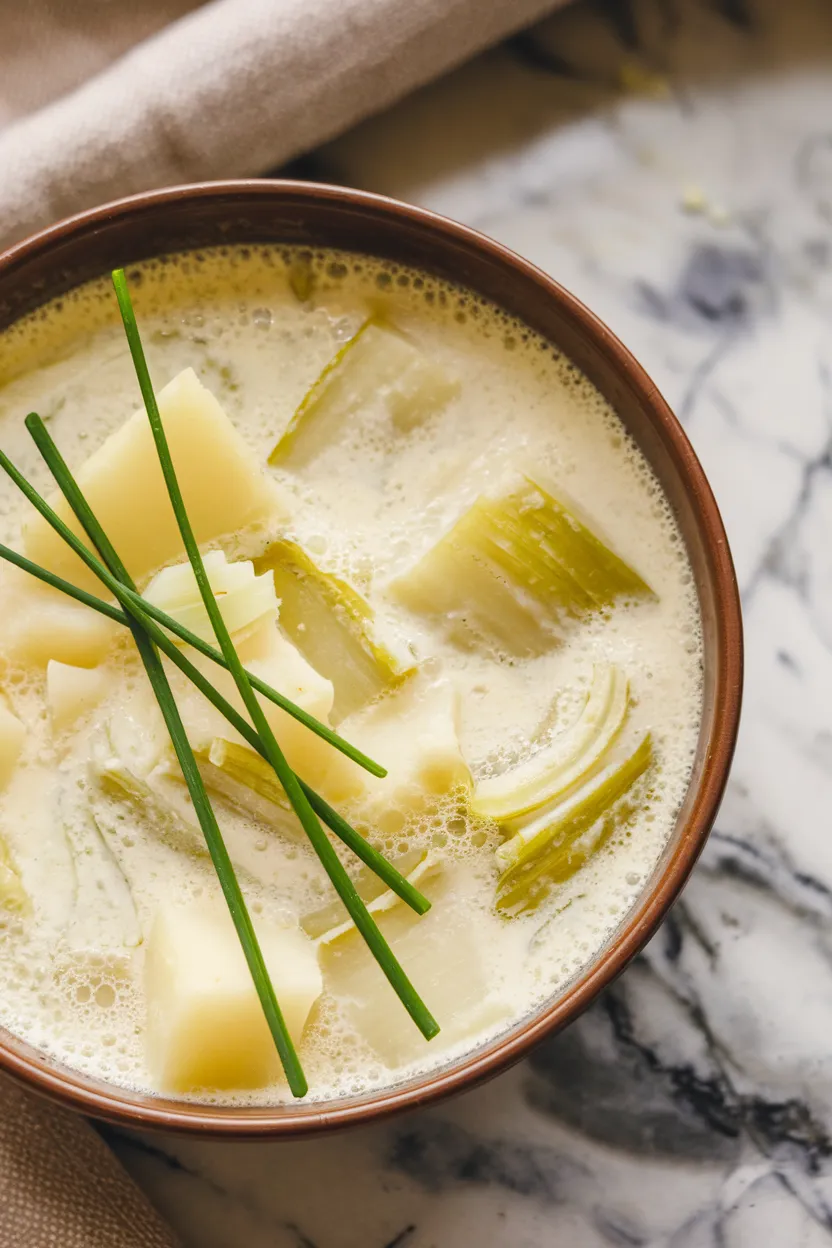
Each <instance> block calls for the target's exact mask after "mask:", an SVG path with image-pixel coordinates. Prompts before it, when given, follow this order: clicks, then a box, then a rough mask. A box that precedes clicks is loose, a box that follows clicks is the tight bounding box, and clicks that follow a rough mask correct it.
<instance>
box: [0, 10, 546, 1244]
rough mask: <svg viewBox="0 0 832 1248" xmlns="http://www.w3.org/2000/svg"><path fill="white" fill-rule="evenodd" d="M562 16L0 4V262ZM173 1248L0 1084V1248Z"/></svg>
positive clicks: (23, 1097)
mask: <svg viewBox="0 0 832 1248" xmlns="http://www.w3.org/2000/svg"><path fill="white" fill-rule="evenodd" d="M561 2H562V0H213V2H212V3H208V4H202V5H198V4H197V3H195V0H141V3H138V2H137V0H27V2H26V3H25V4H19V5H18V4H9V5H3V6H2V8H0V247H2V246H4V245H6V244H9V243H12V242H14V241H16V240H17V239H19V238H21V237H22V236H23V235H25V234H27V233H28V232H30V231H31V230H33V229H36V228H38V227H40V226H43V225H46V224H48V223H50V222H51V221H54V220H56V219H58V218H60V217H62V216H65V215H67V214H69V213H72V212H75V211H78V210H80V209H83V208H86V207H90V206H92V205H94V204H96V203H101V202H104V201H106V200H109V199H114V198H117V197H119V196H121V195H127V194H130V193H132V192H134V191H139V190H143V189H146V188H149V187H154V186H163V185H166V184H171V183H176V182H185V181H193V180H198V179H206V178H219V177H235V176H243V175H257V174H261V173H264V172H266V171H268V170H269V169H272V168H274V167H275V166H276V165H278V164H279V163H280V162H282V161H284V160H286V159H288V158H289V157H291V156H293V155H294V154H296V153H298V152H300V151H302V150H304V149H306V148H309V147H310V146H313V145H315V144H317V143H320V142H321V141H323V140H324V139H328V138H331V137H332V136H333V135H335V134H336V133H337V132H339V131H341V130H344V129H346V128H347V127H348V126H349V125H351V124H352V123H353V122H355V121H357V120H359V119H360V118H362V117H365V116H367V115H368V114H370V113H372V112H374V111H377V110H378V109H380V108H383V107H384V106H386V105H388V104H390V103H391V102H392V101H394V100H396V99H397V98H399V97H400V96H402V95H404V94H405V93H406V92H407V91H409V90H411V89H413V88H414V87H416V86H419V85H421V84H422V83H424V82H427V81H428V80H429V79H431V78H433V77H435V76H437V75H438V74H440V73H441V72H442V71H444V70H446V69H448V68H449V67H450V66H452V65H455V64H457V63H459V62H461V61H462V60H464V59H465V58H466V57H468V56H470V55H472V54H473V53H475V52H477V51H478V50H480V49H481V48H484V47H486V46H487V45H488V44H491V43H494V42H496V41H498V40H499V39H501V38H502V37H504V36H505V35H507V34H509V33H510V32H511V31H513V30H516V29H518V28H520V27H521V26H523V25H526V24H527V23H529V22H531V21H533V20H534V19H535V18H537V17H540V16H542V15H543V14H544V13H546V12H547V11H549V10H551V9H553V8H555V7H557V5H558V3H561ZM140 41H141V42H140ZM495 90H499V84H495ZM173 1243H174V1241H173V1239H172V1238H171V1237H170V1235H169V1234H168V1232H167V1231H166V1229H165V1228H164V1226H163V1225H162V1224H161V1223H160V1221H159V1219H158V1218H157V1216H156V1215H155V1214H154V1212H153V1210H152V1209H151V1208H150V1206H149V1205H148V1204H147V1203H146V1202H145V1201H144V1199H143V1198H142V1196H141V1195H140V1194H139V1192H138V1190H137V1189H136V1188H135V1187H134V1186H133V1184H132V1183H131V1182H130V1180H129V1179H128V1178H127V1175H126V1174H125V1173H124V1172H123V1171H122V1169H121V1167H120V1166H119V1164H118V1162H117V1161H116V1160H115V1159H114V1157H113V1156H112V1155H111V1153H110V1152H109V1150H108V1149H107V1147H106V1146H105V1145H104V1143H103V1142H102V1141H101V1139H100V1138H99V1137H98V1135H97V1134H96V1133H95V1132H94V1131H93V1130H92V1128H91V1127H90V1126H89V1125H88V1124H87V1123H85V1122H84V1121H83V1120H82V1119H81V1118H79V1117H76V1116H75V1115H72V1114H70V1113H68V1112H65V1111H62V1110H59V1109H57V1108H56V1107H54V1106H52V1105H50V1104H49V1103H47V1102H45V1101H41V1100H39V1099H36V1098H35V1097H33V1096H30V1095H29V1094H27V1093H23V1092H21V1091H20V1090H19V1089H18V1088H17V1087H16V1086H15V1085H13V1084H11V1083H8V1082H7V1081H5V1080H0V1248H12V1246H14V1248H17V1245H20V1246H21V1248H23V1245H25V1248H58V1246H60V1248H172V1245H173Z"/></svg>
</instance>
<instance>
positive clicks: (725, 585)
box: [0, 181, 742, 1139]
mask: <svg viewBox="0 0 832 1248" xmlns="http://www.w3.org/2000/svg"><path fill="white" fill-rule="evenodd" d="M247 242H252V243H254V242H261V243H262V242H269V243H294V244H302V245H308V246H312V247H333V248H343V249H346V250H349V251H359V252H365V253H370V254H372V255H374V256H379V257H384V258H388V259H391V260H395V261H399V262H401V263H403V264H407V265H412V266H414V267H417V268H421V269H424V270H427V271H429V272H431V273H435V274H437V275H438V276H440V277H443V278H446V279H450V280H452V281H455V282H459V283H461V284H462V285H464V286H467V287H469V288H471V289H472V290H474V291H477V292H478V293H479V294H481V295H484V296H485V297H486V298H487V299H490V300H492V301H494V302H495V303H497V304H499V305H500V306H502V307H503V308H504V309H505V310H506V311H507V312H509V313H511V314H512V315H513V316H517V317H520V318H522V319H523V320H524V321H525V322H526V323H527V324H528V325H529V326H531V328H532V329H534V330H536V331H537V332H538V333H540V334H542V335H543V336H544V337H545V338H547V339H548V340H549V341H551V342H552V343H553V344H554V345H556V346H557V347H558V348H560V350H562V351H563V352H564V353H565V354H566V355H568V356H569V357H570V358H571V359H572V360H573V361H574V363H575V364H577V365H578V367H579V368H581V369H582V370H583V372H584V373H585V374H586V375H587V377H589V379H590V380H591V381H592V382H593V383H594V385H595V386H597V388H598V389H599V390H600V391H601V393H602V394H604V395H605V396H606V398H607V399H608V400H609V401H610V403H611V404H612V406H613V407H614V408H615V410H616V412H617V413H618V415H619V416H620V418H621V420H622V421H623V422H624V424H625V425H626V427H627V428H628V429H629V431H630V433H631V434H632V436H633V437H634V439H635V441H636V442H637V443H638V445H639V446H640V448H641V450H642V451H643V453H644V455H645V456H646V458H647V459H648V460H649V462H650V464H651V465H652V467H653V470H654V471H655V473H656V476H657V477H658V479H659V481H660V482H661V485H662V487H663V489H664V491H665V494H666V495H667V497H668V499H669V501H670V503H671V505H672V507H673V510H674V512H675V514H676V517H677V520H678V523H679V526H680V528H681V531H682V534H683V536H684V540H685V543H686V545H687V551H688V555H689V557H690V561H691V564H692V567H693V572H694V576H695V578H696V587H697V591H698V596H699V603H700V608H701V613H702V622H703V629H704V664H705V673H704V706H703V715H702V725H701V731H700V734H699V744H698V749H697V755H696V760H695V764H694V767H693V772H692V775H691V780H690V785H689V788H688V792H687V796H686V798H685V801H684V803H683V806H682V808H681V810H680V812H679V815H678V819H677V823H676V827H675V831H674V833H673V835H672V837H671V839H670V842H669V844H668V846H667V848H666V850H665V852H664V854H663V856H662V858H661V860H660V862H659V864H658V865H657V867H656V869H655V871H654V873H653V875H652V877H651V879H650V881H649V883H648V884H647V885H646V886H645V888H644V890H643V892H642V894H641V896H640V898H639V900H638V902H637V904H636V905H635V906H634V907H633V909H632V911H631V912H630V914H629V915H628V917H627V918H626V920H625V921H624V922H623V923H622V924H621V926H620V927H619V928H618V930H617V931H616V932H615V933H614V934H613V936H612V937H611V938H610V940H609V941H608V942H607V944H606V945H605V946H604V948H602V949H601V950H600V951H599V953H598V954H597V955H596V956H595V958H593V959H592V961H591V963H590V964H589V965H588V966H587V967H586V968H585V969H584V971H583V972H582V973H581V974H580V975H579V976H578V977H577V978H576V979H575V980H574V981H573V982H572V983H571V984H570V985H569V986H568V987H567V988H565V989H564V990H562V991H561V992H559V993H558V994H557V995H556V996H554V997H553V998H552V999H551V1000H550V1001H549V1002H548V1003H546V1004H545V1005H543V1006H542V1007H541V1008H540V1009H538V1010H537V1011H536V1012H535V1013H534V1014H533V1015H531V1016H530V1017H528V1018H526V1019H524V1020H522V1021H521V1022H519V1023H518V1024H517V1025H516V1026H514V1027H513V1028H512V1029H511V1030H509V1031H508V1032H506V1034H505V1035H503V1036H501V1037H500V1038H499V1039H498V1040H495V1041H493V1042H492V1043H489V1044H487V1045H486V1046H484V1047H481V1048H478V1049H476V1050H474V1051H473V1052H472V1053H470V1054H469V1055H468V1056H466V1057H464V1058H462V1059H459V1060H455V1061H453V1062H452V1063H450V1064H449V1065H447V1066H446V1067H443V1068H440V1069H438V1070H435V1071H433V1072H431V1073H430V1074H428V1075H426V1076H421V1077H418V1078H416V1079H413V1080H411V1081H409V1082H406V1083H403V1084H400V1085H398V1086H395V1087H392V1088H389V1089H387V1090H385V1091H382V1092H375V1093H373V1094H370V1095H365V1096H360V1097H356V1098H354V1099H341V1100H338V1101H334V1102H331V1103H322V1102H318V1103H312V1104H304V1103H303V1102H301V1103H299V1104H292V1105H286V1106H279V1107H274V1108H260V1107H257V1108H243V1109H241V1108H236V1107H229V1108H222V1107H217V1106H213V1105H200V1104H195V1103H192V1102H182V1101H176V1100H171V1099H168V1098H165V1097H154V1096H147V1095H142V1094H138V1093H133V1092H130V1091H126V1090H124V1089H121V1088H118V1087H114V1086H112V1085H110V1084H106V1083H102V1082H100V1081H96V1080H95V1079H91V1078H88V1077H87V1076H85V1075H82V1074H79V1073H77V1072H75V1071H72V1070H70V1069H68V1068H66V1067H64V1066H62V1065H60V1064H59V1063H57V1062H55V1061H52V1060H51V1059H49V1058H48V1057H45V1056H44V1055H43V1054H41V1053H39V1052H37V1051H36V1050H34V1049H33V1048H31V1047H30V1046H29V1045H27V1044H24V1043H23V1042H22V1041H20V1040H18V1039H17V1038H16V1037H14V1036H13V1035H11V1034H10V1033H8V1032H6V1031H3V1030H2V1029H0V1069H2V1070H4V1071H5V1072H7V1073H8V1074H9V1075H12V1076H13V1077H15V1078H17V1079H19V1080H20V1081H22V1082H23V1083H25V1084H27V1085H28V1086H29V1087H30V1088H32V1089H34V1090H36V1091H38V1092H41V1093H43V1094H45V1095H48V1096H51V1097H53V1098H55V1099H56V1100H59V1101H61V1102H63V1103H64V1104H67V1105H70V1106H73V1107H74V1108H76V1109H79V1110H82V1111H84V1112H85V1113H88V1114H92V1115H94V1116H96V1117H99V1118H103V1119H108V1120H110V1121H113V1122H118V1123H121V1124H123V1125H127V1126H132V1127H159V1128H163V1129H166V1130H174V1131H189V1132H195V1133H200V1134H203V1135H215V1136H223V1137H227V1138H240V1139H243V1138H251V1137H258V1136H274V1137H277V1136H289V1135H298V1134H303V1133H310V1132H315V1131H321V1130H327V1129H330V1128H333V1127H338V1126H343V1125H346V1124H349V1123H360V1122H368V1121H370V1120H372V1119H375V1118H378V1117H380V1116H381V1115H384V1114H389V1113H393V1112H396V1111H399V1110H404V1109H407V1108H411V1107H413V1106H417V1105H424V1104H426V1103H428V1102H430V1101H434V1100H436V1099H437V1098H439V1097H442V1096H447V1095H449V1094H450V1093H453V1092H458V1091H461V1090H462V1089H465V1088H470V1087H472V1086H473V1085H474V1084H476V1083H478V1082H479V1081H480V1080H482V1079H485V1078H487V1077H488V1076H490V1075H494V1074H496V1073H497V1072H498V1071H500V1070H503V1069H504V1068H505V1067H506V1066H508V1065H510V1064H511V1063H512V1062H515V1061H517V1060H518V1059H519V1058H521V1057H522V1056H523V1055H524V1054H525V1053H527V1052H528V1050H529V1049H530V1048H531V1047H532V1045H534V1044H535V1043H536V1042H537V1041H538V1040H540V1039H542V1038H543V1037H544V1036H546V1035H549V1034H551V1033H552V1032H554V1031H557V1030H559V1029H560V1028H561V1027H565V1026H566V1025H567V1024H568V1023H570V1022H571V1021H572V1020H573V1019H575V1018H576V1017H577V1016H578V1014H580V1013H581V1011H582V1010H584V1009H586V1007H587V1006H588V1005H589V1003H590V1002H591V1001H592V1000H593V998H594V997H595V996H596V994H597V993H598V992H600V991H601V989H602V988H604V987H606V985H608V984H609V983H610V982H611V981H612V980H613V979H614V978H615V976H616V975H618V974H619V973H620V972H621V971H622V970H623V968H624V967H625V966H626V965H627V963H628V962H629V961H630V959H631V958H632V957H633V956H634V955H635V954H636V953H637V952H638V951H639V949H641V947H642V946H643V945H644V943H645V942H646V941H647V940H648V938H649V937H650V936H651V935H652V934H653V932H654V931H655V930H656V927H657V926H658V924H659V923H660V922H661V920H662V919H663V917H664V916H665V915H666V914H667V911H668V909H669V908H670V906H671V905H672V903H673V901H674V899H675V898H676V897H677V895H678V893H679V891H680V889H681V888H682V886H683V884H684V883H685V881H686V879H687V878H688V875H689V873H690V871H691V868H692V867H693V865H694V863H695V862H696V859H697V857H698V855H699V853H700V851H701V849H702V847H703V845H704V843H705V840H706V838H707V836H708V833H709V831H710V829H711V826H712V824H713V821H714V818H715V816H716V813H717V809H718V807H719V802H720V799H721V797H722V792H723V789H724V787H725V783H726V780H727V777H728V771H729V767H730V764H731V757H732V754H733V751H734V743H735V739H736V734H737V727H738V722H739V713H740V701H741V691H742V625H741V617H740V606H739V597H738V593H737V585H736V580H735V577H734V569H733V565H732V562H731V555H730V552H729V550H728V544H727V541H726V537H725V531H724V529H723V526H722V520H721V518H720V515H719V511H718V509H717V506H716V503H715V501H714V498H713V495H712V493H711V489H710V486H709V485H708V482H707V480H706V478H705V475H704V473H703V471H702V468H701V466H700V464H699V461H698V460H697V458H696V456H695V455H694V453H693V450H692V449H691V446H690V444H689V442H688V440H687V438H686V436H685V434H684V432H683V431H682V428H681V426H680V425H679V423H678V421H677V420H676V418H675V416H674V415H673V413H672V412H671V411H670V408H669V407H668V406H667V404H666V403H665V401H664V399H663V398H662V396H661V395H660V394H659V392H658V390H657V389H656V387H655V385H654V384H653V382H652V381H651V380H650V378H649V377H648V376H647V374H646V373H645V372H644V370H643V369H642V368H641V366H640V365H639V364H638V363H637V361H636V360H635V359H634V358H633V357H632V355H631V354H630V353H629V351H627V349H626V348H625V347H624V346H623V345H622V343H621V342H619V340H618V339H617V338H616V337H615V335H614V334H613V333H611V331H610V330H609V329H608V328H607V327H606V325H604V324H603V323H602V322H601V321H599V320H598V318H597V317H596V316H595V315H594V314H593V313H592V312H590V311H589V309H588V308H586V307H584V305H583V304H582V303H580V302H579V300H578V299H576V298H575V296H574V295H571V294H570V293H569V291H567V290H564V289H563V287H562V286H559V285H558V284H557V282H555V281H553V280H552V278H550V277H548V276H547V275H546V274H545V273H543V272H541V271H540V269H537V268H535V266H534V265H532V264H529V263H528V262H527V261H525V260H523V259H521V258H520V257H519V256H517V255H515V254H514V253H513V252H511V251H509V250H508V249H507V248H506V247H502V246H500V244H499V243H496V242H494V241H493V240H492V239H490V238H486V237H485V236H484V235H482V234H479V233H477V232H476V231H474V230H471V229H468V228H467V227H465V226H463V225H458V224H456V223H455V222H453V221H449V220H447V219H445V218H443V217H440V216H437V215H436V214H435V213H432V212H428V211H426V210H424V209H421V208H414V207H410V206H409V205H406V204H401V203H397V202H395V201H394V200H391V199H385V198H383V197H381V196H378V195H369V194H365V193H363V192H359V191H353V190H347V189H344V188H342V187H333V186H319V185H315V184H308V183H302V182H280V181H241V182H218V183H208V184H203V185H197V186H187V187H175V188H172V189H169V190H163V191H154V192H150V193H148V194H145V195H138V196H134V197H132V198H130V199H125V200H121V201H119V202H118V203H114V204H108V205H106V206H104V207H102V208H97V209H95V210H93V211H91V212H87V213H83V214H81V215H79V216H76V217H72V218H70V219H69V220H67V221H63V222H61V223H59V224H58V225H55V226H53V227H51V228H50V229H48V230H44V231H42V232H41V233H39V234H36V235H35V236H33V237H32V238H30V239H27V240H25V241H24V242H22V243H20V244H19V245H18V246H16V247H13V248H12V249H10V250H9V251H6V252H4V253H3V254H2V255H0V330H2V329H3V328H5V327H6V326H8V325H9V324H10V323H11V322H13V321H14V320H16V319H17V318H18V317H20V316H22V315H24V314H25V313H27V312H30V311H31V310H32V309H34V308H36V307H38V306H39V305H40V304H42V303H44V302H46V301H47V299H52V298H54V297H55V296H57V295H59V294H61V293H63V292H65V291H67V290H69V289H71V288H72V287H73V286H76V285H78V284H80V283H81V282H85V281H87V280H89V279H90V278H94V277H98V276H100V275H101V274H103V273H107V272H108V271H109V270H110V269H112V268H116V267H119V266H123V265H128V264H130V263H131V262H134V261H138V260H142V259H147V258H149V257H153V256H158V255H161V254H163V253H167V252H174V251H182V250H187V249H192V248H199V247H208V246H215V245H221V244H223V243H234V244H244V243H247Z"/></svg>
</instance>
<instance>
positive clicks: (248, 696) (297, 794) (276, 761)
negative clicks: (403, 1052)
mask: <svg viewBox="0 0 832 1248" xmlns="http://www.w3.org/2000/svg"><path fill="white" fill-rule="evenodd" d="M113 286H114V288H115V292H116V298H117V299H118V305H119V310H120V312H121V319H122V321H123V323H124V330H125V333H126V335H127V342H128V345H129V347H130V354H131V356H132V357H133V366H134V368H135V370H136V377H137V380H138V383H139V389H140V391H141V394H142V399H143V401H144V405H145V409H146V411H147V416H148V420H149V422H150V428H151V431H152V433H153V439H154V441H155V443H156V450H157V453H158V456H159V463H160V466H161V469H162V474H163V476H164V479H165V484H166V485H167V489H168V496H169V498H170V501H171V506H172V507H173V511H174V514H175V516H176V521H177V524H178V527H179V532H180V534H181V536H182V541H183V544H184V546H185V550H186V552H187V555H188V559H189V561H190V564H191V567H192V568H193V572H194V577H195V579H196V583H197V586H198V587H199V591H200V595H201V597H202V601H203V603H204V605H205V610H206V612H207V613H208V618H209V620H210V621H211V626H212V628H213V630H214V634H215V636H216V638H217V641H218V642H219V646H220V650H221V651H222V654H223V657H224V659H225V660H226V662H227V664H228V670H229V671H230V672H231V675H232V676H233V678H234V683H235V684H236V686H237V689H238V690H239V693H240V696H241V698H242V700H243V704H244V706H245V708H246V710H247V711H248V713H249V715H250V716H251V720H252V723H253V725H254V727H255V729H256V731H257V734H258V736H259V738H260V741H261V743H262V746H263V749H264V751H265V753H264V757H265V758H266V761H267V762H268V763H269V765H270V766H271V767H272V768H273V769H274V772H275V775H276V776H277V778H278V780H279V781H280V784H281V786H282V787H283V790H284V791H285V793H286V796H287V797H288V798H289V801H290V803H291V805H292V807H293V808H294V811H295V814H296V815H297V817H298V819H299V820H300V822H301V824H302V826H303V828H304V831H305V832H306V834H307V836H308V837H309V840H310V842H311V844H312V848H313V849H314V850H315V853H316V854H317V855H318V858H319V859H320V861H321V864H322V866H323V867H324V870H325V871H326V873H327V875H328V876H329V878H330V880H331V882H332V885H333V887H334V888H335V891H336V892H337V893H338V896H339V897H340V898H341V901H342V902H343V903H344V905H345V907H346V909H347V912H348V913H349V916H350V918H351V919H352V921H353V923H354V924H355V926H356V928H357V929H358V931H359V932H360V933H361V935H362V936H363V937H364V940H365V941H366V943H367V946H368V948H369V949H370V952H371V953H372V955H373V957H374V958H375V959H376V961H377V962H378V964H379V966H380V967H381V969H382V971H383V972H384V974H385V975H386V977H387V979H388V981H389V983H390V985H391V987H392V988H393V989H394V991H395V992H396V994H397V996H398V997H399V999H400V1000H401V1002H402V1004H403V1005H404V1007H405V1009H406V1010H407V1012H408V1014H409V1015H410V1017H411V1018H412V1019H413V1021H414V1023H415V1024H416V1026H417V1027H418V1028H419V1030H420V1031H421V1033H422V1035H423V1036H424V1037H425V1039H431V1038H432V1037H433V1036H435V1035H436V1034H437V1033H438V1031H439V1024H438V1023H437V1022H436V1019H435V1018H434V1017H433V1015H432V1014H431V1013H430V1011H429V1010H428V1008H427V1006H426V1005H425V1004H424V1002H423V1001H422V999H421V997H420V996H419V994H418V992H417V991H416V989H415V988H414V987H413V985H412V984H411V982H410V980H409V979H408V977H407V975H406V974H405V972H404V970H403V968H402V967H401V965H400V964H399V962H398V961H397V959H396V957H395V955H394V954H393V951H392V950H391V948H390V946H389V945H388V943H387V941H386V940H385V938H384V936H383V935H382V933H381V931H380V930H379V928H378V925H377V924H376V922H375V920H374V919H373V917H372V915H371V914H370V913H369V911H368V910H367V907H366V906H365V905H364V902H363V901H362V899H361V897H360V896H359V894H358V892H357V891H356V888H355V885H354V884H353V882H352V880H351V879H350V877H349V876H348V875H347V872H346V870H345V869H344V867H343V865H342V863H341V860H340V859H339V857H338V855H337V854H336V853H335V850H334V848H333V846H332V845H331V843H330V841H329V838H328V837H327V835H326V833H325V832H324V829H323V827H322V826H321V824H320V822H319V820H318V817H317V815H316V814H315V812H314V811H313V809H312V807H311V805H310V804H309V800H308V798H307V797H306V794H305V793H304V791H303V789H302V788H301V786H300V783H299V782H298V778H297V776H296V775H295V773H294V772H293V771H292V769H291V767H290V766H289V764H288V763H287V761H286V758H285V757H284V755H283V752H282V750H281V749H280V746H279V745H278V743H277V741H276V739H275V736H274V733H273V732H272V730H271V727H270V725H269V722H268V720H267V719H266V717H265V714H264V713H263V708H262V707H261V705H260V703H259V701H258V700H257V697H256V696H255V693H254V690H253V689H252V686H251V682H250V680H249V678H248V673H247V672H246V669H245V668H244V667H243V664H242V662H241V661H240V658H239V656H238V654H237V651H236V650H235V648H234V643H233V642H232V640H231V636H230V634H229V632H228V629H227V628H226V625H225V621H224V619H223V617H222V613H221V611H220V609H219V606H218V605H217V601H216V599H215V597H214V593H213V590H212V589H211V584H210V582H209V580H208V576H207V573H206V571H205V566H204V564H203V562H202V555H201V554H200V550H199V546H198V545H197V542H196V539H195V537H194V533H193V530H192V528H191V525H190V521H189V519H188V515H187V512H186V511H185V505H184V501H183V499H182V493H181V490H180V488H179V482H178V479H177V476H176V470H175V468H174V465H173V461H172V459H171V455H170V449H169V447H168V442H167V437H166V435H165V431H164V428H163V426H162V419H161V416H160V415H159V408H158V405H157V403H156V395H155V393H154V390H153V384H152V382H151V379H150V372H149V370H148V367H147V361H146V359H145V355H144V349H143V347H142V343H141V338H140V336H139V329H138V325H137V324H136V317H135V313H134V311H133V305H132V301H131V299H130V292H129V290H128V287H127V278H126V275H125V273H124V270H123V269H117V270H116V271H115V272H114V273H113ZM79 519H80V517H79ZM194 765H195V764H194Z"/></svg>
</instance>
